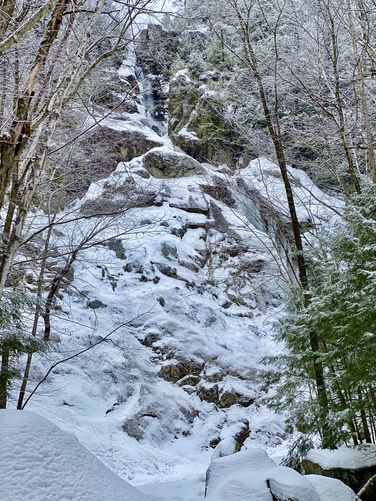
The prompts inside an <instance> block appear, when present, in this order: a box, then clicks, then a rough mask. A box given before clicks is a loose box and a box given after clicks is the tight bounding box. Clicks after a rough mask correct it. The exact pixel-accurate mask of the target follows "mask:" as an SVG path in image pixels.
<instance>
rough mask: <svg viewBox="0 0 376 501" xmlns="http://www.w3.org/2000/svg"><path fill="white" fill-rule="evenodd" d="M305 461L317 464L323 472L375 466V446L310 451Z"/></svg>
mask: <svg viewBox="0 0 376 501" xmlns="http://www.w3.org/2000/svg"><path fill="white" fill-rule="evenodd" d="M307 459H308V460H309V461H312V462H313V463H317V464H319V465H320V466H321V467H322V468H323V469H324V470H330V469H333V468H345V469H354V470H358V469H360V468H367V467H370V466H375V465H376V446H375V445H366V446H361V447H358V448H354V449H350V448H348V447H340V448H339V449H335V450H329V449H312V450H310V451H309V452H308V454H307Z"/></svg>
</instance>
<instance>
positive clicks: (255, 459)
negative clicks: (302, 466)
mask: <svg viewBox="0 0 376 501" xmlns="http://www.w3.org/2000/svg"><path fill="white" fill-rule="evenodd" d="M310 477H312V476H303V475H300V474H299V473H298V472H296V471H295V470H293V469H291V468H287V467H284V466H277V465H276V464H275V463H274V461H273V460H272V459H270V458H269V456H268V455H267V453H266V452H265V451H264V450H263V449H248V450H243V451H241V452H238V453H236V454H232V455H229V456H224V457H219V458H215V459H213V460H212V462H211V464H210V466H209V469H208V471H207V474H206V490H205V499H206V500H207V501H228V500H229V499H231V501H249V500H252V501H283V500H287V499H291V500H292V499H293V500H294V501H329V499H330V501H352V500H353V499H354V497H355V494H354V493H353V491H352V490H351V489H350V488H348V487H347V486H345V485H344V484H342V482H339V484H338V483H337V482H338V481H333V479H330V480H331V482H327V480H328V479H325V480H324V481H323V480H322V479H320V478H316V477H317V476H313V477H314V478H313V480H312V481H311V478H310Z"/></svg>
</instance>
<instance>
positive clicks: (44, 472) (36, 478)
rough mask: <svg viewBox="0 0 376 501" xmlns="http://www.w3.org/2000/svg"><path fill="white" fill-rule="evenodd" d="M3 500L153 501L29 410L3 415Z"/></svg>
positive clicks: (0, 421)
mask: <svg viewBox="0 0 376 501" xmlns="http://www.w3.org/2000/svg"><path fill="white" fill-rule="evenodd" d="M0 430H1V434H0V451H1V459H0V486H1V488H0V497H1V499H3V500H4V501H5V500H6V501H21V500H26V499H27V500H28V501H41V500H42V499H45V500H47V499H48V500H49V501H68V500H69V501H104V500H107V499H108V500H111V501H147V500H149V501H151V499H152V498H151V497H150V496H144V495H143V494H141V493H140V492H139V491H138V490H136V489H135V488H134V487H132V486H131V485H129V484H128V483H127V482H125V481H124V480H122V479H121V478H120V477H118V476H117V475H116V474H115V473H113V472H112V471H110V470H109V469H108V468H106V466H105V465H104V464H103V463H101V462H100V461H99V460H98V459H97V458H96V457H95V456H94V455H93V454H91V453H90V452H89V451H88V450H87V449H85V447H83V446H82V445H81V444H80V443H79V442H78V440H77V439H76V438H75V437H74V436H73V435H70V434H68V433H66V432H64V431H63V430H61V429H60V428H58V427H57V426H55V425H54V424H52V423H51V422H50V421H48V420H47V419H45V418H42V417H41V416H38V415H37V414H34V413H31V412H27V411H16V410H10V409H8V410H2V411H0Z"/></svg>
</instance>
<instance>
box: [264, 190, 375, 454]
mask: <svg viewBox="0 0 376 501" xmlns="http://www.w3.org/2000/svg"><path fill="white" fill-rule="evenodd" d="M325 240H326V241H325V245H324V246H322V247H320V248H318V249H315V250H314V251H313V252H312V253H311V255H310V256H309V257H310V259H309V269H310V280H309V283H310V289H309V295H310V301H309V304H308V305H307V304H306V306H305V307H304V308H303V307H302V304H303V297H302V293H301V292H299V291H298V292H296V293H295V294H294V296H293V297H292V299H291V305H290V309H289V312H288V315H287V317H286V320H285V322H284V323H283V327H282V330H281V338H282V340H283V341H284V342H285V344H286V348H287V354H285V355H283V356H282V357H279V358H278V359H275V360H274V361H278V362H279V364H280V373H279V376H278V380H279V383H280V385H279V387H278V390H277V393H276V395H275V396H274V397H273V398H271V399H270V403H271V404H272V406H274V407H276V408H280V409H281V408H283V409H290V410H291V411H292V412H291V414H290V415H291V419H292V421H293V423H294V425H295V426H296V427H297V428H298V430H300V431H301V432H303V433H317V432H321V431H322V429H323V416H322V415H321V412H320V406H319V405H318V398H317V394H316V393H315V388H314V384H313V376H314V374H313V359H312V352H311V350H310V347H309V336H310V333H311V332H315V333H316V335H317V337H318V339H319V342H320V361H321V363H322V365H323V367H324V370H325V377H326V381H327V387H328V408H329V415H330V421H329V422H330V424H329V426H330V430H329V436H330V437H331V440H330V442H331V443H330V446H332V447H335V446H337V445H339V444H340V443H343V442H346V440H347V439H348V438H349V437H351V438H352V439H353V440H354V442H355V443H359V442H360V443H361V442H363V441H366V442H370V441H372V442H375V439H376V434H375V426H374V419H375V416H376V392H375V380H376V366H375V360H376V302H375V298H376V186H375V185H374V184H372V183H371V182H370V181H366V182H365V183H364V186H363V190H362V193H361V194H360V195H358V196H357V197H356V199H355V200H354V202H353V204H351V205H349V207H348V208H347V209H346V213H345V217H344V223H343V224H341V225H340V227H339V228H337V230H336V231H335V234H334V235H333V234H332V235H327V237H326V239H325Z"/></svg>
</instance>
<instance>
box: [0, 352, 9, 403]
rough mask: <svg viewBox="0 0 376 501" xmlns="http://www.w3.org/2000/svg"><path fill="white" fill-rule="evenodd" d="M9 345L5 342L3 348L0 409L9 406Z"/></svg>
mask: <svg viewBox="0 0 376 501" xmlns="http://www.w3.org/2000/svg"><path fill="white" fill-rule="evenodd" d="M9 355H10V350H9V347H8V346H7V345H6V344H5V346H3V348H2V350H1V372H0V409H6V408H7V399H8V380H9Z"/></svg>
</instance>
